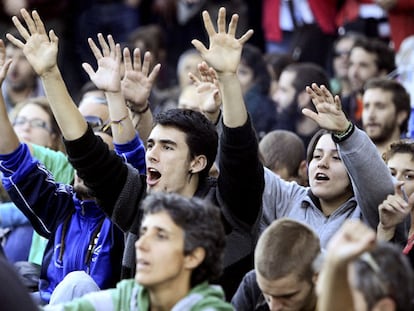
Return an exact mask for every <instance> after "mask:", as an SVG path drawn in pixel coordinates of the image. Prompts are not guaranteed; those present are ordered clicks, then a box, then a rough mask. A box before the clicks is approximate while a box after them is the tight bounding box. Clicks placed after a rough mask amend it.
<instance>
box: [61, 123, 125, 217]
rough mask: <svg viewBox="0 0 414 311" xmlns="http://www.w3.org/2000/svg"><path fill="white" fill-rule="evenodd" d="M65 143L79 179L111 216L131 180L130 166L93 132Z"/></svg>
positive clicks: (89, 131)
mask: <svg viewBox="0 0 414 311" xmlns="http://www.w3.org/2000/svg"><path fill="white" fill-rule="evenodd" d="M64 142H65V146H66V151H67V154H68V157H69V161H70V162H71V164H72V165H73V167H74V168H75V169H76V171H77V173H78V175H79V177H81V178H82V179H83V180H84V182H85V184H86V185H87V186H88V187H89V188H91V189H92V191H93V192H94V195H95V196H96V198H97V199H98V202H99V204H100V206H101V207H103V208H104V209H105V211H106V212H107V213H108V214H110V215H111V213H112V212H111V210H112V209H113V206H114V204H115V201H116V200H117V198H118V195H119V193H120V192H121V190H122V188H123V187H124V183H125V181H126V178H127V171H128V169H127V168H126V164H125V163H123V161H122V159H121V158H120V157H119V156H117V155H116V154H115V153H114V152H111V151H110V150H109V149H108V145H106V144H105V143H104V142H103V141H102V139H100V137H97V136H95V135H94V133H93V132H92V130H91V129H89V130H88V131H87V132H86V133H85V135H83V136H82V137H80V138H79V139H77V140H72V141H68V140H65V141H64ZM85 146H87V148H85Z"/></svg>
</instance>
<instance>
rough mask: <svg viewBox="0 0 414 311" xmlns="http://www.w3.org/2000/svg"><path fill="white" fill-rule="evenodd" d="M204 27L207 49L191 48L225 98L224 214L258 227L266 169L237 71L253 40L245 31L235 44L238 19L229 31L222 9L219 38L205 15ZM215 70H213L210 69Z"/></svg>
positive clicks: (220, 185)
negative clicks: (207, 38) (215, 73)
mask: <svg viewBox="0 0 414 311" xmlns="http://www.w3.org/2000/svg"><path fill="white" fill-rule="evenodd" d="M203 20H204V26H205V28H206V31H207V33H208V36H209V41H210V44H209V47H208V49H207V48H206V47H205V46H204V45H203V44H202V43H201V42H200V41H198V40H193V41H192V43H193V45H194V46H195V47H196V48H197V50H198V51H199V52H200V53H201V56H202V57H203V59H204V61H205V63H202V64H201V65H200V66H199V69H200V70H201V72H203V71H206V72H208V71H210V72H209V74H210V75H211V76H213V74H214V73H213V70H215V72H217V77H218V83H219V87H220V94H221V98H222V116H223V118H222V120H223V121H222V124H223V127H222V132H221V133H220V148H219V154H218V158H219V172H220V174H219V177H218V188H219V194H220V196H221V198H220V199H221V200H223V201H224V203H225V204H223V205H224V207H223V209H222V211H223V213H224V215H225V219H226V220H227V221H228V222H231V223H232V225H233V226H235V227H236V226H238V225H239V223H238V224H236V223H234V221H235V220H236V221H237V222H239V221H242V222H243V223H244V224H247V225H248V226H247V227H245V228H246V229H248V230H250V229H251V226H252V225H253V224H254V223H256V221H257V217H258V215H259V212H260V206H261V203H262V193H263V188H264V177H263V166H262V164H261V163H260V160H259V156H258V143H257V138H256V133H255V131H254V129H253V127H252V125H251V122H250V120H249V118H248V114H247V110H246V106H245V104H244V100H243V95H242V91H241V87H240V82H239V80H238V78H237V75H236V71H237V67H238V65H239V63H240V58H241V51H242V47H243V44H244V43H245V42H246V41H247V40H248V39H249V38H250V37H251V36H252V34H253V31H252V30H249V31H247V32H246V33H245V34H244V35H243V36H242V37H241V38H240V39H236V38H235V33H236V29H237V22H238V15H237V14H234V15H233V16H232V18H231V21H230V24H229V27H228V30H227V31H226V24H225V23H226V10H225V9H224V8H220V10H219V12H218V19H217V29H218V31H217V32H216V31H215V29H214V26H213V24H212V22H211V19H210V16H209V14H208V13H207V12H206V11H204V12H203ZM207 63H208V64H209V66H211V67H212V69H209V68H208V66H207Z"/></svg>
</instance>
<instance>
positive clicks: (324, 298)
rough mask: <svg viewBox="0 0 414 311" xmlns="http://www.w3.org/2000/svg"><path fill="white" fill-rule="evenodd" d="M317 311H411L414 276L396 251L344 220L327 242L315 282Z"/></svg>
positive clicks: (361, 226) (356, 223) (357, 224)
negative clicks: (317, 278) (322, 261)
mask: <svg viewBox="0 0 414 311" xmlns="http://www.w3.org/2000/svg"><path fill="white" fill-rule="evenodd" d="M317 287H318V310H319V311H332V310H336V311H341V310H344V311H345V310H355V311H375V310H383V311H397V310H398V311H411V310H413V307H414V306H413V301H412V298H413V296H414V273H413V270H412V268H411V266H410V264H409V262H408V260H407V258H406V257H405V256H404V255H403V254H402V253H401V251H400V249H399V248H398V247H396V246H394V245H392V244H390V243H385V242H382V243H375V231H374V230H372V229H370V228H368V227H367V226H365V225H364V224H363V223H361V222H360V221H355V220H354V221H348V222H346V223H345V224H344V225H343V226H342V228H341V229H340V230H339V231H338V232H337V233H336V234H335V236H334V237H333V238H332V240H331V241H330V242H329V245H328V248H327V252H326V254H325V259H324V263H323V265H322V271H321V274H320V277H319V280H318V286H317Z"/></svg>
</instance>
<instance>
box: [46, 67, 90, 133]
mask: <svg viewBox="0 0 414 311" xmlns="http://www.w3.org/2000/svg"><path fill="white" fill-rule="evenodd" d="M41 78H42V82H43V86H44V89H45V92H46V96H47V98H48V100H49V103H50V106H51V108H52V111H53V114H54V116H55V118H56V121H57V123H58V124H59V127H60V129H61V131H62V134H63V136H64V137H65V139H67V140H75V139H78V138H79V137H81V136H82V135H83V134H84V133H85V132H86V129H87V123H86V121H85V119H84V118H83V116H82V115H81V114H80V112H79V110H78V108H77V107H76V105H75V103H74V102H73V100H72V98H71V97H70V95H69V92H68V90H67V88H66V85H65V82H64V81H63V78H62V75H61V73H60V71H59V68H58V67H57V66H55V67H53V68H52V69H51V70H50V71H48V72H46V73H45V74H43V75H42V76H41Z"/></svg>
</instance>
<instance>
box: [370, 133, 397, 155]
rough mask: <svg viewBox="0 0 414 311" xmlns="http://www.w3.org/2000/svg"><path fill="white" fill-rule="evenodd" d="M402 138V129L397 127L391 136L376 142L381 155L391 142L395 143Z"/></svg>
mask: <svg viewBox="0 0 414 311" xmlns="http://www.w3.org/2000/svg"><path fill="white" fill-rule="evenodd" d="M400 139H401V134H400V131H399V130H398V129H395V130H394V131H393V133H392V135H391V136H389V137H388V139H387V140H386V141H382V142H375V146H376V147H377V150H378V152H379V154H380V156H382V155H383V154H384V152H385V151H387V150H388V148H389V147H390V145H391V143H393V142H395V141H398V140H400Z"/></svg>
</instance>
